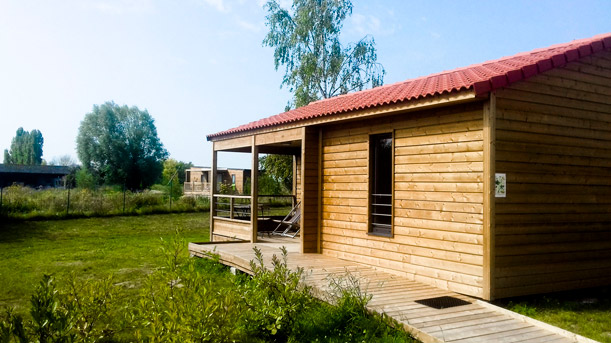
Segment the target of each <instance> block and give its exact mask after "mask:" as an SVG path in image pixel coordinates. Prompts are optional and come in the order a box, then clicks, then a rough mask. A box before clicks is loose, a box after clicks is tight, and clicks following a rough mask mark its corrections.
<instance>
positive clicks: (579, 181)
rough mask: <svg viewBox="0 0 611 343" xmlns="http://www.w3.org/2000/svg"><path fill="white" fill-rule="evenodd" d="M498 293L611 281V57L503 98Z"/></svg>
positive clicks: (574, 66)
mask: <svg viewBox="0 0 611 343" xmlns="http://www.w3.org/2000/svg"><path fill="white" fill-rule="evenodd" d="M496 125H497V131H496V172H497V173H506V174H507V197H506V198H496V234H497V235H496V269H495V274H496V286H497V288H496V295H497V297H508V296H516V295H524V294H531V293H542V292H551V291H560V290H567V289H574V288H582V287H591V286H597V285H603V284H610V283H611V53H610V52H602V53H599V54H595V55H592V56H590V57H588V58H585V59H582V60H581V61H579V62H574V63H570V64H568V65H567V66H566V67H564V68H560V69H554V70H551V71H548V72H545V73H543V74H541V75H539V76H536V77H533V78H531V79H529V80H528V81H524V82H520V83H516V84H514V85H513V86H511V87H508V88H507V89H505V90H502V91H498V92H497V121H496Z"/></svg>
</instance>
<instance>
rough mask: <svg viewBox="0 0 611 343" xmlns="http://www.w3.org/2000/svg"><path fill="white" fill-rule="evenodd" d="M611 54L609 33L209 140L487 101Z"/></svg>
mask: <svg viewBox="0 0 611 343" xmlns="http://www.w3.org/2000/svg"><path fill="white" fill-rule="evenodd" d="M609 49H611V33H605V34H601V35H597V36H594V37H591V38H585V39H579V40H574V41H572V42H569V43H563V44H557V45H552V46H550V47H547V48H542V49H536V50H533V51H530V52H524V53H519V54H517V55H513V56H509V57H503V58H500V59H497V60H492V61H487V62H484V63H480V64H474V65H471V66H468V67H463V68H458V69H454V70H450V71H444V72H441V73H437V74H432V75H429V76H424V77H419V78H416V79H411V80H406V81H403V82H398V83H394V84H390V85H385V86H381V87H376V88H373V89H368V90H364V91H360V92H354V93H349V94H345V95H340V96H336V97H333V98H329V99H324V100H319V101H315V102H312V103H310V104H308V105H307V106H303V107H300V108H296V109H294V110H291V111H288V112H284V113H280V114H277V115H274V116H271V117H267V118H264V119H261V120H258V121H254V122H250V123H248V124H244V125H241V126H238V127H235V128H232V129H229V130H225V131H221V132H217V133H213V134H210V135H208V136H206V137H207V139H208V140H215V138H221V137H223V136H227V135H232V134H236V133H240V132H245V131H251V130H256V129H261V128H271V127H274V126H281V125H283V124H288V123H294V122H299V121H304V120H307V119H313V118H318V117H324V116H332V115H338V114H342V113H347V112H353V111H358V110H363V109H368V108H374V107H381V106H384V105H392V104H398V103H404V102H409V101H413V100H418V99H422V98H427V97H433V96H436V95H444V94H450V93H458V92H463V91H468V92H472V93H474V94H475V96H487V95H488V93H489V92H491V91H493V90H496V89H499V88H502V87H505V86H507V85H509V84H511V83H514V82H517V81H520V80H524V79H527V78H529V77H532V76H534V75H537V74H539V73H542V72H545V71H547V70H550V69H553V68H558V67H562V66H564V65H565V64H566V63H567V62H571V61H575V60H577V59H579V58H582V57H585V56H588V55H591V54H592V53H595V52H598V51H601V50H609Z"/></svg>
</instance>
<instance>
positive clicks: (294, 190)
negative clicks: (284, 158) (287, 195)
mask: <svg viewBox="0 0 611 343" xmlns="http://www.w3.org/2000/svg"><path fill="white" fill-rule="evenodd" d="M296 204H297V156H296V155H293V204H292V205H293V207H295V205H296Z"/></svg>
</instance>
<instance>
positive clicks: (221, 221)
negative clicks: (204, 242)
mask: <svg viewBox="0 0 611 343" xmlns="http://www.w3.org/2000/svg"><path fill="white" fill-rule="evenodd" d="M212 220H213V221H214V241H222V240H223V239H222V238H231V239H240V240H245V241H250V240H251V238H252V237H251V236H252V228H251V226H250V222H249V221H238V220H233V219H228V218H219V217H215V218H213V219H212Z"/></svg>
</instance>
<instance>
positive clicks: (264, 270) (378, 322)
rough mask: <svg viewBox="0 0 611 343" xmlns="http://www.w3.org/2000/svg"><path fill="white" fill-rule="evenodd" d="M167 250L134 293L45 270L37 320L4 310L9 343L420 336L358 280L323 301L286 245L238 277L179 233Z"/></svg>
mask: <svg viewBox="0 0 611 343" xmlns="http://www.w3.org/2000/svg"><path fill="white" fill-rule="evenodd" d="M162 250H163V252H164V255H165V257H166V259H165V261H166V262H165V265H164V266H163V267H162V268H160V269H158V270H157V271H155V272H154V273H152V274H151V275H150V276H149V277H148V279H147V281H146V283H145V285H144V286H143V287H142V288H141V289H140V293H139V295H138V296H136V297H135V298H133V299H120V298H118V296H117V294H119V287H122V286H120V285H118V284H114V283H113V280H112V278H111V277H108V278H103V279H101V280H83V279H79V278H77V277H76V276H75V275H74V274H73V275H72V276H71V277H70V278H69V279H68V280H67V281H66V282H61V281H60V282H56V280H55V279H54V278H53V277H51V276H44V277H43V279H42V281H41V282H40V284H39V285H38V287H37V288H36V290H35V292H34V294H33V295H32V298H31V311H30V313H31V318H29V319H27V320H26V319H24V318H22V317H20V316H18V315H16V314H15V313H14V312H13V311H12V310H10V309H7V310H6V311H5V312H4V313H3V314H0V342H2V343H10V342H45V343H46V342H117V341H126V342H133V341H137V342H245V341H246V342H413V339H412V338H411V337H410V336H409V335H408V334H407V333H405V332H404V331H401V330H395V329H393V328H392V327H393V326H396V327H398V324H397V323H396V322H393V321H391V320H390V319H389V318H387V317H383V316H379V315H375V314H371V313H369V312H368V311H367V310H366V308H365V305H366V304H367V301H369V296H368V295H366V294H365V293H363V292H361V290H360V288H359V285H358V279H357V278H350V277H349V278H347V279H343V281H342V280H339V279H334V280H332V281H331V289H332V290H334V291H333V292H332V298H331V299H330V301H331V302H332V303H333V304H334V305H331V304H328V303H324V302H321V301H318V300H316V299H314V298H313V297H312V295H311V292H310V288H309V287H307V286H305V285H304V283H303V282H302V281H303V277H304V271H303V269H297V270H295V271H293V270H291V269H289V268H288V267H287V252H286V249H283V250H282V254H281V256H280V257H276V256H274V257H273V258H272V265H271V267H272V268H268V267H266V266H265V265H264V263H263V256H262V255H261V252H260V251H258V250H256V251H255V253H256V260H255V261H254V262H253V263H252V265H251V267H252V270H253V276H252V278H250V277H246V276H244V275H240V274H238V275H233V274H232V273H230V272H229V271H228V269H227V268H226V267H224V266H222V265H220V264H219V263H218V256H210V259H199V258H198V259H195V258H189V257H187V253H186V251H185V250H186V243H185V242H184V241H183V240H181V239H179V238H176V239H174V240H171V241H168V242H164V243H163V249H162ZM344 281H347V282H344Z"/></svg>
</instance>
